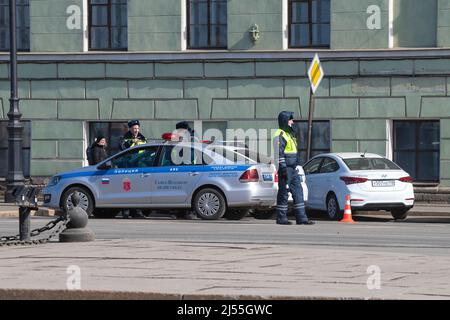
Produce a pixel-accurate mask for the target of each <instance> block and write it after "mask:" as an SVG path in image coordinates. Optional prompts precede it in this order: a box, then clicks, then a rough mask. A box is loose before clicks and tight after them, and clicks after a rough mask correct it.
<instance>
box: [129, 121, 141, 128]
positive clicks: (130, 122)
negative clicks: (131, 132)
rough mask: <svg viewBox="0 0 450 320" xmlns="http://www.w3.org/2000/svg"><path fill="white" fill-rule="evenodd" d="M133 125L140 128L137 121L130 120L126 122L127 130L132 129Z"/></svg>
mask: <svg viewBox="0 0 450 320" xmlns="http://www.w3.org/2000/svg"><path fill="white" fill-rule="evenodd" d="M135 125H138V126H141V123H140V122H139V120H130V121H128V128H131V127H134V126H135Z"/></svg>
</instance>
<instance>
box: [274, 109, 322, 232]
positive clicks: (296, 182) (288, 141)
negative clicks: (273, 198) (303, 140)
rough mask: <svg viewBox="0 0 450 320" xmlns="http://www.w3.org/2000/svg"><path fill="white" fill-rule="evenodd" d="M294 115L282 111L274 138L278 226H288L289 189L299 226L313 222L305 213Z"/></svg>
mask: <svg viewBox="0 0 450 320" xmlns="http://www.w3.org/2000/svg"><path fill="white" fill-rule="evenodd" d="M293 119H294V113H293V112H288V111H282V112H280V114H279V115H278V126H279V129H278V130H277V131H276V132H275V134H274V136H273V150H274V152H273V154H274V158H275V165H276V166H277V168H278V195H277V206H276V210H277V224H283V225H288V224H291V222H290V221H289V220H288V216H287V212H288V199H289V195H288V189H287V186H289V191H290V192H291V193H292V198H293V200H294V211H295V218H296V221H297V224H305V225H311V224H314V222H313V221H310V220H308V217H307V216H306V212H305V202H304V199H303V189H302V186H301V182H300V176H299V175H298V171H297V166H298V165H300V163H299V161H298V155H297V154H298V150H297V141H296V138H295V132H294V129H293V128H292V125H293V124H294V120H293Z"/></svg>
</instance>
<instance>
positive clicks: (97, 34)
mask: <svg viewBox="0 0 450 320" xmlns="http://www.w3.org/2000/svg"><path fill="white" fill-rule="evenodd" d="M127 47H128V13H127V0H89V50H127Z"/></svg>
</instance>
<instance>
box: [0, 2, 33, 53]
mask: <svg viewBox="0 0 450 320" xmlns="http://www.w3.org/2000/svg"><path fill="white" fill-rule="evenodd" d="M16 11H17V14H16V17H17V18H16V19H17V20H16V21H17V25H16V32H17V50H19V51H30V0H17V1H16ZM9 23H10V21H9V0H0V51H8V50H9V48H10V47H9Z"/></svg>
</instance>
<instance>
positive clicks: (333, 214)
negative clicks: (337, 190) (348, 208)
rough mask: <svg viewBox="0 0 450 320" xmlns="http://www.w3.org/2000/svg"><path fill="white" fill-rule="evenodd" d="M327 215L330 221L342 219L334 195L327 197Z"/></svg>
mask: <svg viewBox="0 0 450 320" xmlns="http://www.w3.org/2000/svg"><path fill="white" fill-rule="evenodd" d="M327 215H328V218H329V219H330V220H341V219H342V211H341V209H340V208H339V203H338V201H337V199H336V196H335V195H334V193H330V194H329V195H328V197H327Z"/></svg>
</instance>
